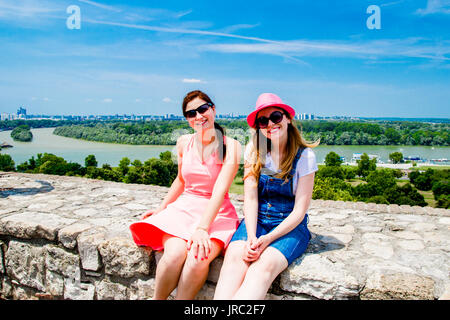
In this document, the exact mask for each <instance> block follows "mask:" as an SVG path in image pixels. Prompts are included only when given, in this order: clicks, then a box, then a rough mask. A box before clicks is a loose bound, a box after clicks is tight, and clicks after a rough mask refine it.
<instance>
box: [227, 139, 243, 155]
mask: <svg viewBox="0 0 450 320" xmlns="http://www.w3.org/2000/svg"><path fill="white" fill-rule="evenodd" d="M225 145H226V148H227V155H229V154H230V153H231V154H237V156H238V157H240V154H241V149H242V148H241V143H240V142H239V141H238V140H236V139H233V138H230V137H227V136H225Z"/></svg>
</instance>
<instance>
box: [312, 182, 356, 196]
mask: <svg viewBox="0 0 450 320" xmlns="http://www.w3.org/2000/svg"><path fill="white" fill-rule="evenodd" d="M312 198H313V199H323V200H342V201H353V197H352V195H351V185H350V184H349V183H346V182H344V181H343V180H340V179H336V178H330V177H325V178H322V177H320V176H318V177H316V178H315V179H314V188H313V195H312Z"/></svg>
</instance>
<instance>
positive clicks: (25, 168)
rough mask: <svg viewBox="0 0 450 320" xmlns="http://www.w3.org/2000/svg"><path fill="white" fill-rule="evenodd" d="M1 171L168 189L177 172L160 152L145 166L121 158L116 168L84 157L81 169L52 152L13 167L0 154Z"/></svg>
mask: <svg viewBox="0 0 450 320" xmlns="http://www.w3.org/2000/svg"><path fill="white" fill-rule="evenodd" d="M0 171H17V172H25V173H43V174H54V175H60V176H77V177H84V178H92V179H99V180H106V181H115V182H124V183H140V184H154V185H159V186H167V187H168V186H170V185H171V184H172V182H173V180H174V179H175V178H176V176H177V173H178V165H177V164H176V163H174V161H173V160H172V153H171V152H170V151H165V152H162V153H161V154H160V155H159V158H150V159H148V160H147V161H145V162H144V163H142V162H141V161H140V160H134V161H133V162H131V160H130V159H129V158H128V157H124V158H122V159H121V160H120V162H119V165H118V166H117V167H112V166H111V165H109V164H107V163H105V164H103V165H102V166H101V167H98V162H97V160H96V158H95V155H88V156H87V157H86V158H85V161H84V166H83V165H81V164H79V163H76V162H71V161H66V160H65V159H64V158H62V157H58V156H56V155H54V154H51V153H44V154H42V153H38V154H37V157H36V158H35V157H34V156H32V157H31V158H30V159H29V160H27V161H25V162H24V163H21V164H19V165H17V167H16V166H15V163H14V160H12V158H11V156H10V155H8V154H0Z"/></svg>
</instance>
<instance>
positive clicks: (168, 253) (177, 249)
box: [159, 243, 187, 266]
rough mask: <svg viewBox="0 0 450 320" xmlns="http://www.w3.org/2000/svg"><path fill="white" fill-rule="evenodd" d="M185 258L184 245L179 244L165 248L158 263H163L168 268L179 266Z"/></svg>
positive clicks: (185, 250)
mask: <svg viewBox="0 0 450 320" xmlns="http://www.w3.org/2000/svg"><path fill="white" fill-rule="evenodd" d="M186 256H187V249H186V245H182V244H181V243H180V244H179V245H172V246H166V247H165V249H164V253H163V256H162V258H161V260H160V261H159V263H164V264H166V265H169V266H172V265H173V266H179V265H182V264H183V263H184V261H185V260H186Z"/></svg>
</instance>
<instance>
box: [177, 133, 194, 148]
mask: <svg viewBox="0 0 450 320" xmlns="http://www.w3.org/2000/svg"><path fill="white" fill-rule="evenodd" d="M193 135H194V134H193V133H190V134H183V135H181V136H179V137H178V139H177V149H178V151H179V152H182V151H183V150H184V147H185V146H186V145H187V143H188V142H189V140H190V139H191V138H192V136H193Z"/></svg>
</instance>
